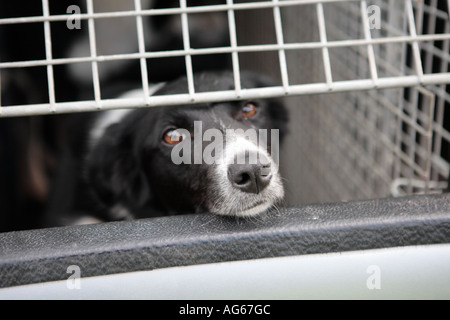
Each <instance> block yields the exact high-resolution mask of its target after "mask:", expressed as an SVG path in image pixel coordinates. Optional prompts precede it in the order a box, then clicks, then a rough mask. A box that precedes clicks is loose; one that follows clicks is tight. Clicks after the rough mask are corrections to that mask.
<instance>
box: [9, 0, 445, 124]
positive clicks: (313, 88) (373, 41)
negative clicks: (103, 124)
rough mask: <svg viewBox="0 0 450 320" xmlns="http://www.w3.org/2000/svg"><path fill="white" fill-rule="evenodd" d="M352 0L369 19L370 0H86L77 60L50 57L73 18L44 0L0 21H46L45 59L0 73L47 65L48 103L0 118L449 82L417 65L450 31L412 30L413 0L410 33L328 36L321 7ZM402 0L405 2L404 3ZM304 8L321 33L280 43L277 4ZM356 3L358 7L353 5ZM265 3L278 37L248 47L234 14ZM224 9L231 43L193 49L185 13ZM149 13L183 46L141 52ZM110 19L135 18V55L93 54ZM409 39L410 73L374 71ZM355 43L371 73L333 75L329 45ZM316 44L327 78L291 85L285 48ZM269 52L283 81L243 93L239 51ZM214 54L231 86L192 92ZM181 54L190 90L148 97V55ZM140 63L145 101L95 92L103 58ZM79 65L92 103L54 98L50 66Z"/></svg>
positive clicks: (11, 65) (409, 10) (328, 25)
mask: <svg viewBox="0 0 450 320" xmlns="http://www.w3.org/2000/svg"><path fill="white" fill-rule="evenodd" d="M353 2H354V3H355V4H356V6H359V7H360V16H359V17H358V19H363V21H364V22H366V20H367V14H366V9H367V3H366V1H344V0H307V1H298V0H285V1H278V0H272V1H261V2H245V3H234V2H233V0H227V3H226V4H224V5H212V6H201V7H187V5H186V0H180V6H179V8H173V9H158V10H156V9H150V10H144V9H143V8H141V2H140V0H135V1H134V7H135V8H134V10H130V11H122V12H103V13H96V12H94V10H93V0H87V1H86V3H87V13H85V14H81V15H80V19H82V20H87V21H88V28H89V40H90V51H91V52H90V56H86V57H77V58H58V59H55V58H53V56H52V42H51V39H52V37H51V28H50V23H52V22H56V21H66V20H67V19H68V18H69V17H70V16H68V15H50V11H49V5H48V0H42V8H43V15H42V16H38V17H20V18H8V19H1V20H0V26H1V25H5V24H22V23H32V22H40V23H43V25H44V34H45V52H46V59H45V60H37V61H20V62H19V61H12V62H2V63H0V70H8V69H12V68H26V67H36V66H45V67H46V68H47V78H48V96H49V97H48V103H46V104H36V105H21V106H11V107H8V108H5V107H6V106H3V107H2V108H0V116H3V117H8V116H21V115H36V114H49V113H64V112H81V111H95V110H101V109H115V108H129V107H146V106H163V105H172V104H185V103H196V102H211V101H224V100H231V99H252V98H258V97H273V96H289V95H300V94H313V93H325V92H344V91H354V90H368V89H374V88H391V87H399V86H414V85H430V84H442V83H448V82H449V77H450V73H448V72H442V73H432V74H428V73H424V71H423V68H422V61H421V59H420V52H419V43H423V42H425V41H446V40H448V39H450V34H448V33H442V34H431V33H430V34H420V33H419V34H418V33H417V31H416V24H415V20H414V16H413V1H411V0H406V1H405V2H404V3H405V7H406V10H407V11H406V12H407V15H406V16H407V18H408V20H407V30H408V32H406V33H402V34H401V35H395V34H393V35H391V36H386V37H380V38H376V37H373V36H371V30H369V26H368V24H367V23H363V24H362V25H361V26H362V30H363V31H364V33H363V36H362V37H361V38H351V39H343V40H332V39H329V37H328V35H327V34H328V33H329V31H330V30H333V29H334V26H333V24H332V23H331V22H330V20H329V19H328V18H325V15H324V6H329V5H333V4H338V3H342V4H344V5H350V4H351V3H353ZM402 3H403V2H402ZM306 6H313V7H314V8H315V14H316V16H317V19H316V20H317V24H316V28H317V29H318V30H319V39H318V41H312V42H293V43H288V42H286V41H285V40H284V37H285V33H286V30H284V29H283V21H282V17H281V10H282V9H287V10H290V9H295V8H297V9H300V10H302V9H303V8H305V7H306ZM356 6H355V7H356ZM263 8H268V9H270V10H272V11H273V20H274V27H275V34H276V42H275V43H272V44H263V45H248V46H239V45H238V40H237V35H236V28H235V12H237V11H243V10H256V9H263ZM212 11H225V12H227V14H228V24H229V34H230V44H231V45H230V46H229V47H220V48H200V49H193V48H191V46H190V42H189V15H190V14H194V13H201V12H212ZM149 15H180V17H181V25H182V35H183V43H184V49H183V50H173V51H164V52H145V47H144V44H143V38H144V35H143V33H144V30H143V24H142V17H144V16H149ZM113 17H136V25H137V37H138V40H139V44H140V45H139V50H138V52H136V53H129V54H113V55H98V54H97V48H96V33H95V21H96V20H97V19H107V18H113ZM405 43H409V44H411V46H412V48H413V54H414V57H413V58H414V64H415V67H416V68H415V72H414V73H413V74H410V75H408V74H399V75H396V76H383V75H382V74H379V73H378V72H377V67H378V66H377V61H376V60H375V53H374V49H373V46H375V45H381V44H385V45H387V44H405ZM348 47H356V48H359V49H361V50H367V52H368V56H367V58H368V59H367V60H368V61H366V64H368V65H369V66H370V76H369V77H367V78H364V79H357V80H342V81H341V80H336V78H335V77H334V74H333V71H332V68H331V61H330V56H329V52H330V51H331V50H332V49H334V48H348ZM310 49H319V50H320V51H321V53H322V60H323V62H322V63H323V72H324V75H325V79H324V80H325V81H323V82H318V83H304V84H292V83H290V81H289V77H290V76H289V74H290V72H295V70H292V68H291V67H288V65H287V62H286V52H288V51H292V50H310ZM262 51H265V52H267V51H273V52H277V53H278V57H279V69H280V75H281V85H280V86H276V87H271V88H267V89H255V90H253V89H249V90H243V89H242V88H241V86H240V64H239V54H240V53H245V52H262ZM219 53H228V54H230V55H231V56H232V62H233V63H232V65H233V71H234V76H235V87H236V88H235V90H233V91H223V92H214V93H210V92H207V93H198V92H195V88H194V83H193V68H192V60H191V58H192V56H193V55H211V54H219ZM174 56H183V57H185V62H186V75H187V78H188V87H189V92H188V93H187V94H182V95H176V96H175V95H174V96H165V97H149V96H148V95H147V93H148V83H147V79H148V70H147V68H146V66H145V59H152V58H158V57H174ZM129 59H139V60H141V67H142V68H141V73H142V88H143V92H144V94H143V97H142V99H120V100H119V99H115V100H103V99H102V93H101V89H100V80H99V75H98V64H99V63H100V62H106V61H115V60H129ZM80 62H88V63H91V65H92V83H93V88H94V97H95V98H94V100H92V101H75V102H57V101H56V99H55V83H54V81H55V80H54V75H53V68H54V66H55V65H61V64H73V63H80Z"/></svg>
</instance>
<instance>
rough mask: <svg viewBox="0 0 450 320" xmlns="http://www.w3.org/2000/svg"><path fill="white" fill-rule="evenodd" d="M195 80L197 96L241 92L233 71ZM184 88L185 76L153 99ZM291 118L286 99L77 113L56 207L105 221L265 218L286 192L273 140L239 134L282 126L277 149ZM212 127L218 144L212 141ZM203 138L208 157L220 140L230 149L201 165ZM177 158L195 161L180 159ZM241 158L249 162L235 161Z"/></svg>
mask: <svg viewBox="0 0 450 320" xmlns="http://www.w3.org/2000/svg"><path fill="white" fill-rule="evenodd" d="M241 78H242V79H241V82H242V88H257V87H266V86H270V83H269V82H268V81H267V80H265V79H264V78H263V77H261V76H259V75H256V74H253V73H243V74H242V77H241ZM194 82H195V88H196V92H206V91H222V90H230V89H234V81H233V74H232V73H231V72H205V73H200V74H197V75H195V77H194ZM160 86H161V85H160ZM160 86H159V87H160ZM186 88H187V81H186V78H180V79H179V80H176V81H173V82H170V83H168V84H165V85H163V86H162V87H161V88H159V89H157V91H156V92H155V93H154V95H168V94H177V93H185V92H187V89H186ZM134 93H136V92H131V93H127V96H128V97H130V96H133V94H134ZM139 94H140V95H141V96H142V92H139ZM86 117H88V118H86ZM287 120H288V115H287V111H286V109H285V107H284V106H283V104H282V102H281V101H280V100H279V99H262V100H252V101H230V102H226V103H208V104H198V105H189V106H170V107H160V108H145V109H135V110H133V109H130V110H114V111H105V112H102V113H91V114H88V115H78V118H77V119H76V120H75V121H74V128H75V129H74V130H72V133H73V142H72V143H73V144H74V146H75V149H71V150H68V156H66V157H65V158H66V160H67V161H65V162H64V167H63V168H62V169H61V173H62V175H61V177H60V183H57V184H56V188H55V192H54V195H53V198H54V200H55V201H54V204H53V210H52V211H53V213H54V214H58V213H60V212H62V211H65V212H67V211H72V212H75V213H76V214H77V215H90V216H92V215H95V216H96V217H97V218H98V219H99V220H101V221H111V220H125V219H133V218H143V217H152V216H161V215H174V214H186V213H203V212H211V213H216V214H220V215H232V216H252V215H256V214H259V213H261V212H263V211H266V210H267V209H269V208H270V207H272V206H273V205H275V204H277V203H278V202H279V201H280V200H282V198H283V196H284V190H283V185H282V182H281V178H280V174H279V172H278V167H277V163H275V161H274V159H273V157H271V150H272V147H273V143H274V141H272V140H273V138H272V139H269V138H267V139H266V144H263V145H262V146H261V144H260V143H256V142H255V141H254V140H252V139H248V137H246V136H242V135H239V134H236V132H238V131H239V129H241V131H239V132H247V131H248V129H251V130H255V132H259V129H266V130H268V131H271V130H276V131H277V135H275V137H277V139H278V137H279V141H275V143H279V142H281V140H282V139H283V136H284V135H285V133H286V128H287ZM198 124H199V125H200V126H201V129H200V131H199V127H198ZM208 130H209V132H210V133H211V132H212V133H214V138H211V137H209V138H206V133H207V132H208ZM77 132H78V133H77ZM230 132H231V134H230ZM221 134H223V135H221ZM198 135H202V139H203V143H202V145H201V146H200V148H201V149H200V155H205V154H207V152H206V150H207V148H208V147H209V148H210V147H211V144H212V143H213V142H214V143H216V146H219V145H220V143H222V142H223V148H217V149H215V150H214V151H212V152H210V153H209V154H210V155H212V156H213V157H214V159H217V160H218V161H213V162H211V161H203V160H204V159H202V160H201V161H196V159H194V158H195V157H197V155H194V154H193V153H194V152H193V153H192V155H186V154H185V153H186V152H187V151H186V150H188V149H189V150H194V151H195V149H197V151H198V148H199V147H198V145H195V140H196V139H197V141H198V138H199V137H198ZM269 135H270V134H269ZM222 137H223V138H222ZM213 140H214V141H213ZM216 140H222V141H216ZM81 141H83V143H80V142H81ZM204 141H209V142H208V143H205V142H204ZM181 145H184V146H183V147H184V148H185V149H184V150H182V151H180V150H181V148H180V147H181ZM191 147H192V148H191ZM277 147H278V146H277ZM175 148H178V150H176V149H175ZM189 150H188V151H189ZM210 151H211V150H210ZM174 155H175V156H177V157H179V156H182V157H184V159H185V160H187V161H185V162H184V163H180V162H179V161H178V160H179V158H177V160H176V161H174ZM252 156H254V157H253V159H256V160H255V161H253V162H251V159H252ZM239 157H241V159H244V161H242V162H239V161H236V160H237V158H239ZM191 160H192V161H191ZM197 160H198V159H197ZM177 161H178V162H177ZM63 190H65V191H63ZM73 194H75V195H76V196H73ZM55 203H56V205H55ZM58 203H59V205H58Z"/></svg>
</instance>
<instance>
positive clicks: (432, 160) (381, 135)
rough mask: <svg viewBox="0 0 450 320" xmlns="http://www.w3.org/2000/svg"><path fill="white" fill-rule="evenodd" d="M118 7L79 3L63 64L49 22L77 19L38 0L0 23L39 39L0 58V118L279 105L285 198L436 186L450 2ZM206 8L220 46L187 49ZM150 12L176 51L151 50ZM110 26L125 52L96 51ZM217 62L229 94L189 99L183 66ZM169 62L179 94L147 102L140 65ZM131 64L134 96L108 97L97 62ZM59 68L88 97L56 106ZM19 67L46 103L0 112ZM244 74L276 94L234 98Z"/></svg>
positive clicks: (249, 92)
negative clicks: (264, 102)
mask: <svg viewBox="0 0 450 320" xmlns="http://www.w3.org/2000/svg"><path fill="white" fill-rule="evenodd" d="M122 3H123V5H122V6H121V7H120V9H117V10H116V11H96V6H95V4H96V1H94V0H87V1H86V3H85V6H84V8H85V9H83V11H82V12H81V13H80V14H79V15H77V16H76V18H77V19H80V21H81V22H83V23H84V26H85V27H84V28H87V32H88V37H87V39H88V46H87V47H86V48H87V51H85V52H79V53H78V54H77V55H72V56H64V55H61V54H57V52H56V49H55V43H54V42H53V39H54V36H55V34H56V33H57V32H56V31H55V30H57V28H56V27H55V26H56V25H58V24H63V25H65V24H66V22H67V21H68V19H73V18H74V16H73V15H71V14H59V13H58V14H53V13H52V7H51V6H49V1H48V0H43V1H42V15H35V16H27V17H7V16H2V18H1V19H0V32H1V30H2V28H4V27H7V26H9V27H11V26H12V27H14V26H21V25H35V26H36V28H42V30H43V37H42V39H38V41H40V42H42V43H41V44H43V48H44V50H43V52H42V53H40V54H38V55H36V58H33V59H31V60H21V59H16V58H15V57H9V58H8V59H5V57H2V60H1V62H0V72H1V82H0V90H1V97H2V100H1V101H0V117H14V116H24V115H42V114H54V113H68V112H83V111H96V110H106V109H118V108H138V107H151V106H166V105H173V104H190V103H199V102H217V101H225V100H234V99H252V98H262V97H275V96H284V97H287V98H286V101H287V103H288V105H289V107H290V109H291V122H292V123H293V124H291V127H292V128H291V137H290V138H289V139H288V141H287V143H286V144H287V146H286V150H287V151H286V156H285V157H284V159H281V160H282V161H283V162H284V164H285V167H286V168H287V169H286V170H289V178H288V179H287V181H286V183H287V185H288V189H289V190H290V192H288V202H290V203H292V204H301V203H306V202H315V201H334V200H347V199H358V198H373V197H380V196H389V195H403V194H412V193H420V192H427V193H428V192H434V191H435V190H442V189H443V188H444V187H445V186H446V183H445V180H446V179H447V176H448V172H449V162H448V161H449V157H448V153H449V152H450V151H449V143H450V133H449V124H448V123H449V120H448V119H449V117H450V116H449V113H450V106H449V104H450V69H449V63H450V54H449V51H450V50H449V42H450V25H449V6H450V4H449V1H446V0H426V1H412V0H405V1H394V0H376V1H375V0H374V1H346V0H305V1H299V0H285V1H283V0H272V1H233V0H227V1H222V2H219V3H218V4H216V3H215V4H211V5H202V6H190V5H189V3H187V2H186V0H180V1H179V4H178V5H177V6H175V7H170V8H158V9H154V8H151V7H150V8H149V7H148V5H149V3H151V1H150V0H142V1H141V0H134V1H123V2H122ZM211 12H219V13H223V14H224V16H225V23H226V27H225V30H226V33H227V37H228V39H227V40H228V44H227V45H217V46H212V47H201V46H200V47H198V46H196V45H195V41H193V39H192V34H191V33H190V32H192V25H193V21H194V20H193V17H194V16H195V15H202V14H206V13H211ZM157 16H176V17H177V19H178V20H177V21H178V22H177V23H179V26H180V32H181V34H180V37H181V39H182V47H181V48H177V49H174V50H164V51H158V50H149V49H148V47H147V46H146V44H147V42H146V41H147V40H148V39H149V38H151V37H152V34H150V33H149V32H148V30H147V28H146V20H145V19H146V18H148V17H157ZM108 19H111V20H112V19H125V20H126V21H128V22H127V24H123V26H124V28H125V26H128V28H129V30H131V31H132V34H129V35H127V36H126V37H124V38H125V39H126V38H128V37H129V38H133V39H135V41H134V42H135V43H136V44H137V47H136V48H135V51H133V50H131V51H129V50H128V51H127V50H125V51H123V50H122V51H120V49H117V51H115V52H108V51H107V50H106V51H105V50H103V47H102V42H101V40H102V39H100V37H99V34H98V33H100V32H101V28H102V27H101V21H106V20H108ZM125 20H120V21H122V22H123V21H125ZM118 21H119V20H118ZM120 32H121V31H120V30H119V31H117V36H119V35H120ZM134 42H133V43H134ZM30 50H33V48H30ZM221 54H222V55H223V54H225V55H227V56H229V58H230V61H231V64H230V66H231V68H232V70H233V71H234V80H235V89H234V90H230V91H222V92H196V90H195V86H194V83H193V73H194V71H195V69H196V68H195V62H193V61H194V59H195V58H196V57H199V58H203V57H216V56H217V55H221ZM167 57H182V58H183V61H184V67H185V75H186V76H187V79H188V84H189V86H188V92H186V93H185V94H179V95H172V96H149V95H148V92H149V91H148V86H149V83H150V82H151V79H152V75H153V73H154V72H155V71H154V69H153V68H151V67H149V66H150V64H149V61H153V60H158V59H161V58H167ZM131 60H133V61H138V62H139V66H140V71H139V72H140V75H141V84H142V90H143V95H142V98H140V99H107V98H106V96H107V95H106V94H105V93H104V90H103V77H104V72H105V71H104V70H106V69H105V68H104V66H105V65H108V64H110V65H113V64H114V63H121V62H123V61H131ZM60 67H67V68H72V69H75V70H79V71H80V70H84V72H83V76H84V77H85V78H86V79H87V80H86V81H87V83H88V87H90V90H91V94H90V95H88V98H87V99H82V98H79V99H77V100H69V101H66V100H64V99H60V98H59V91H60V88H61V86H59V84H58V83H59V82H58V78H57V77H55V73H57V72H58V70H59V68H60ZM22 69H39V70H41V71H44V72H45V76H43V77H42V78H41V79H44V80H45V82H46V88H47V92H46V94H45V98H43V100H42V99H41V100H36V101H33V100H31V101H27V103H16V104H8V103H9V101H8V84H9V83H10V82H11V80H10V79H11V78H14V77H15V75H16V73H18V72H19V71H20V70H22ZM244 69H254V70H257V71H262V72H264V73H267V74H270V75H271V76H273V77H274V78H275V79H277V81H278V82H277V85H276V86H273V87H269V88H261V89H243V88H241V86H240V72H241V71H242V70H244ZM293 137H294V138H293ZM298 137H300V138H298ZM298 159H301V160H300V161H298Z"/></svg>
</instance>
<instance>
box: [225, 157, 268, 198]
mask: <svg viewBox="0 0 450 320" xmlns="http://www.w3.org/2000/svg"><path fill="white" fill-rule="evenodd" d="M228 179H229V180H230V182H231V184H232V185H233V187H235V188H237V189H239V190H241V191H243V192H248V193H256V194H258V193H260V192H261V191H263V190H264V188H266V187H267V186H268V185H269V183H270V180H271V179H272V172H271V169H270V163H269V162H264V164H262V163H261V162H259V163H257V164H247V163H245V164H230V165H229V166H228Z"/></svg>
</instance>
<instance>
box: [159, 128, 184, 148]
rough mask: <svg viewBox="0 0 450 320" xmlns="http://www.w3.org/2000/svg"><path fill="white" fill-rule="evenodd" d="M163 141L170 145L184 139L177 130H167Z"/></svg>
mask: <svg viewBox="0 0 450 320" xmlns="http://www.w3.org/2000/svg"><path fill="white" fill-rule="evenodd" d="M163 139H164V141H165V142H166V143H168V144H170V145H174V144H177V143H180V142H181V141H183V139H184V135H183V134H181V133H180V131H178V130H177V129H169V130H167V131H166V132H165V133H164V137H163Z"/></svg>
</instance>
